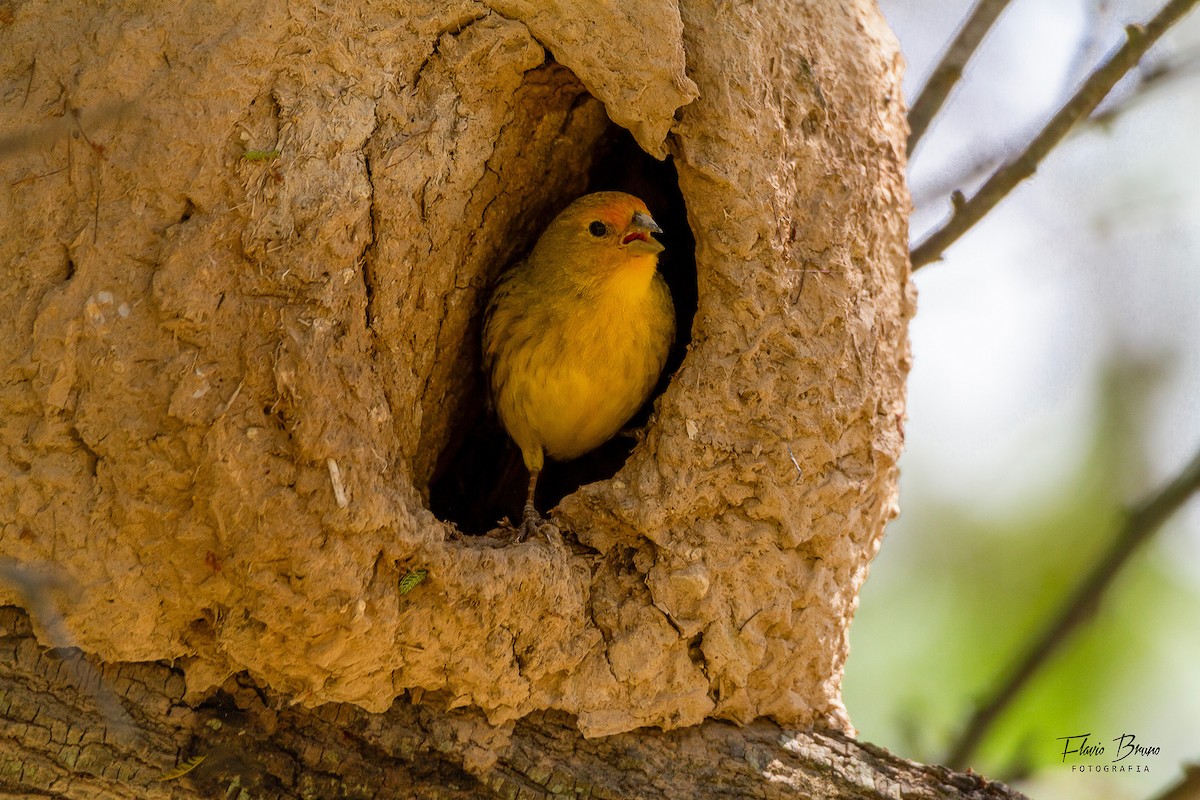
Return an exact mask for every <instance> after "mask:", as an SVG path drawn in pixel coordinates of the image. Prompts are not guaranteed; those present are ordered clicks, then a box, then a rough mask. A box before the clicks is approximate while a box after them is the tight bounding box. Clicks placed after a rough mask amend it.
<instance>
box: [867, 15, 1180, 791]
mask: <svg viewBox="0 0 1200 800" xmlns="http://www.w3.org/2000/svg"><path fill="white" fill-rule="evenodd" d="M880 5H881V7H882V9H883V11H884V14H885V15H886V16H887V18H888V20H889V22H890V23H891V25H892V27H893V29H894V30H895V31H896V34H897V36H898V37H899V39H900V42H901V46H902V49H903V51H904V53H905V55H906V58H907V60H908V63H909V70H908V75H907V79H906V90H907V93H908V96H909V98H910V100H911V98H913V97H914V96H915V92H916V90H917V89H919V87H920V85H921V84H922V83H923V82H924V80H925V78H926V76H927V75H928V73H929V71H930V70H931V68H932V65H933V62H934V61H935V60H936V58H937V56H938V55H939V54H940V51H941V50H942V48H943V47H944V46H945V44H946V43H947V42H948V41H949V39H950V38H951V37H952V36H953V34H954V32H955V30H956V29H957V27H958V25H959V23H960V21H961V20H962V19H963V17H964V16H965V14H966V12H967V10H968V8H969V7H970V5H971V3H970V2H966V1H964V0H953V1H952V2H951V1H948V0H947V1H943V0H880ZM1160 5H1161V0H1149V1H1147V0H1121V1H1118V0H1111V1H1107V0H1013V2H1012V4H1011V5H1010V7H1009V9H1008V10H1007V11H1006V12H1005V15H1004V16H1003V17H1002V18H1001V20H1000V23H999V24H998V26H997V27H996V28H995V29H994V30H993V31H992V34H991V35H990V36H989V38H988V39H987V40H986V42H985V43H984V46H983V47H982V48H981V50H980V51H979V53H978V54H977V55H976V59H975V60H974V61H973V62H972V65H971V68H970V69H969V70H968V73H967V75H966V77H965V78H964V80H963V81H962V82H961V83H960V84H959V88H958V90H957V91H956V94H955V95H954V96H953V97H952V98H951V100H950V102H949V103H948V104H947V106H946V107H945V108H944V109H943V112H942V116H941V117H940V118H939V120H938V122H937V123H936V125H935V127H934V128H933V129H931V130H930V131H929V132H928V133H927V135H926V138H925V140H924V141H923V142H922V144H921V148H920V149H919V151H918V153H917V155H916V158H915V159H914V160H913V164H912V167H911V171H910V181H911V185H912V189H913V194H914V198H915V199H916V201H917V204H918V208H917V213H916V214H915V216H914V218H913V233H914V240H919V239H920V236H921V234H922V233H923V232H924V231H927V230H928V229H929V228H930V227H932V226H933V225H935V224H936V223H937V222H938V221H939V219H940V218H941V217H942V216H943V215H944V214H945V213H946V212H947V211H948V207H949V206H948V202H947V201H946V200H945V199H944V195H945V192H944V191H943V192H941V193H939V192H938V191H937V187H938V186H940V185H944V184H946V182H947V181H948V180H949V181H951V182H950V185H949V187H948V188H958V187H961V188H965V189H968V194H969V189H970V186H971V184H970V183H966V184H964V183H961V182H955V181H954V180H953V179H954V178H955V177H956V176H960V175H962V174H963V173H964V171H966V170H967V168H968V167H969V165H971V164H972V163H973V162H974V161H976V159H977V158H978V156H979V155H980V154H983V155H985V156H986V155H988V154H994V153H1006V152H1012V151H1013V149H1014V148H1016V147H1018V146H1019V144H1020V143H1022V142H1024V141H1026V140H1028V138H1029V137H1030V136H1031V135H1032V133H1034V132H1036V130H1038V129H1039V128H1040V124H1041V123H1042V122H1044V121H1045V120H1046V119H1048V117H1049V115H1050V113H1052V111H1053V110H1054V109H1056V108H1057V107H1058V106H1059V105H1060V104H1061V103H1062V102H1063V101H1064V100H1065V98H1066V97H1068V96H1069V94H1070V92H1071V91H1072V90H1073V88H1074V87H1075V85H1076V84H1077V82H1078V81H1079V80H1080V79H1081V78H1082V77H1083V76H1084V75H1086V73H1087V72H1088V71H1090V68H1091V67H1092V66H1093V65H1094V64H1095V63H1096V62H1097V61H1098V60H1099V59H1100V58H1101V57H1102V56H1103V55H1104V54H1105V53H1107V52H1109V51H1110V50H1111V49H1112V48H1113V47H1115V46H1116V44H1117V43H1118V42H1119V41H1120V30H1121V26H1122V25H1123V24H1125V23H1127V22H1134V21H1144V20H1146V19H1148V18H1149V17H1150V16H1151V15H1152V14H1153V13H1154V12H1155V11H1156V10H1157V8H1158V7H1159V6H1160ZM1097 20H1099V22H1098V23H1097V22H1096V21H1097ZM1164 58H1165V59H1168V60H1183V59H1186V58H1193V59H1200V11H1193V12H1192V14H1191V15H1190V17H1189V18H1188V19H1185V20H1184V22H1183V23H1181V24H1180V25H1178V26H1177V27H1176V28H1175V29H1173V30H1172V31H1171V32H1170V33H1169V34H1168V35H1167V37H1166V39H1165V40H1164V41H1162V42H1160V43H1159V46H1157V47H1156V48H1155V49H1154V50H1152V51H1151V55H1150V56H1149V58H1148V59H1147V61H1146V62H1143V63H1144V65H1145V64H1155V63H1160V62H1161V61H1162V60H1163V59H1164ZM1123 86H1125V84H1123ZM1110 99H1111V98H1110ZM982 174H983V175H986V172H984V173H982ZM916 283H917V286H918V290H919V301H918V313H917V317H916V319H915V320H914V322H913V326H912V348H913V371H912V374H911V377H910V381H909V421H908V424H907V429H906V433H907V437H906V447H907V452H906V454H905V456H904V458H903V460H902V462H901V465H902V470H903V475H902V480H901V507H902V516H901V518H900V519H899V520H898V521H897V522H895V523H893V525H892V526H891V527H890V528H889V533H888V539H887V541H885V544H884V547H883V550H882V552H881V554H880V556H879V557H878V559H877V560H876V563H875V565H874V567H873V575H872V581H869V582H868V585H867V587H866V590H865V591H864V595H863V609H862V611H861V612H860V616H863V617H866V616H868V615H871V614H873V613H874V614H878V613H879V612H878V611H877V610H876V609H873V608H872V594H873V592H872V582H873V581H881V582H883V583H884V584H885V585H887V582H888V581H897V580H903V578H902V577H901V576H900V575H899V572H900V571H901V570H903V569H906V568H910V567H909V566H906V565H911V563H912V562H913V560H914V557H915V559H916V560H918V561H919V559H920V557H921V556H920V553H921V552H922V548H929V547H932V546H936V545H935V544H933V542H935V541H936V539H935V537H934V536H933V535H932V532H930V531H926V530H921V529H919V528H918V527H917V526H915V525H914V524H913V521H912V520H913V518H914V517H918V518H920V514H919V513H918V511H914V508H916V509H919V508H920V506H921V504H930V503H939V504H947V505H956V506H959V507H963V508H965V509H967V510H968V512H969V513H971V514H974V515H978V516H979V517H982V518H988V517H994V516H1003V515H1005V514H1008V513H1010V512H1011V511H1012V509H1013V508H1018V507H1026V506H1032V505H1036V504H1038V503H1041V502H1051V501H1053V499H1054V497H1053V494H1054V493H1055V492H1056V491H1059V490H1061V486H1060V484H1059V483H1058V479H1059V477H1060V476H1064V475H1069V474H1072V473H1073V471H1074V470H1075V469H1076V467H1077V466H1078V464H1079V460H1080V459H1081V458H1083V457H1085V456H1086V454H1087V449H1086V448H1087V446H1088V442H1089V436H1090V434H1091V433H1092V431H1093V429H1094V424H1095V418H1096V417H1095V414H1096V410H1097V408H1098V405H1099V400H1100V394H1099V389H1100V387H1101V382H1102V378H1103V375H1104V368H1105V365H1106V363H1107V361H1108V360H1109V359H1110V358H1111V356H1112V354H1113V353H1114V352H1123V353H1125V354H1126V355H1131V356H1134V357H1136V358H1138V359H1145V360H1147V361H1148V362H1154V364H1155V366H1154V369H1153V370H1151V371H1149V372H1148V373H1147V378H1146V379H1145V380H1144V381H1141V383H1142V384H1144V386H1145V397H1144V400H1143V401H1142V403H1143V404H1144V406H1145V407H1146V408H1147V409H1148V411H1147V413H1144V414H1141V415H1139V424H1140V425H1141V426H1142V427H1140V428H1138V430H1137V432H1136V433H1137V438H1138V439H1140V440H1141V441H1142V442H1143V443H1144V445H1143V447H1142V450H1143V452H1142V453H1140V454H1138V455H1137V458H1140V459H1141V462H1140V463H1132V464H1130V466H1129V470H1128V476H1127V477H1128V481H1127V482H1128V486H1127V487H1126V488H1125V494H1124V496H1123V497H1121V498H1119V499H1120V500H1122V501H1125V502H1132V501H1135V500H1137V499H1138V498H1140V497H1142V496H1143V495H1145V494H1146V493H1147V492H1148V491H1150V490H1152V489H1153V488H1156V487H1157V486H1158V485H1160V484H1161V483H1163V482H1164V481H1165V480H1167V479H1169V478H1170V477H1172V476H1173V475H1174V474H1175V473H1176V471H1177V470H1178V469H1179V468H1180V467H1181V466H1182V465H1183V464H1184V463H1185V462H1187V461H1188V460H1189V459H1190V458H1191V457H1192V455H1193V454H1194V453H1195V452H1196V450H1197V449H1200V60H1197V61H1195V63H1193V65H1192V66H1191V69H1190V72H1189V73H1187V74H1186V76H1185V77H1180V78H1178V79H1175V80H1172V81H1170V82H1168V83H1167V84H1165V85H1163V86H1161V87H1159V88H1156V89H1154V90H1152V91H1151V92H1149V93H1147V94H1146V95H1145V96H1144V97H1143V98H1141V99H1140V100H1139V101H1138V102H1137V103H1136V105H1134V106H1132V107H1131V108H1130V109H1129V110H1127V111H1126V112H1125V113H1123V114H1122V115H1121V116H1120V117H1119V118H1118V119H1117V120H1116V121H1115V122H1114V123H1113V124H1112V125H1110V126H1109V127H1107V128H1102V127H1099V126H1092V127H1090V128H1088V129H1086V130H1084V131H1082V132H1077V133H1076V134H1074V135H1073V136H1072V137H1071V138H1070V139H1069V140H1068V141H1067V142H1065V143H1064V144H1063V145H1061V146H1060V148H1059V149H1057V150H1056V151H1055V152H1054V153H1053V154H1051V156H1050V157H1049V158H1048V159H1047V160H1046V161H1045V162H1043V165H1042V167H1041V168H1040V169H1039V171H1038V173H1037V175H1036V176H1035V177H1034V178H1033V179H1032V180H1031V181H1028V182H1027V183H1026V184H1025V185H1024V186H1023V187H1022V188H1020V189H1018V190H1017V191H1016V192H1015V193H1014V194H1012V195H1010V197H1009V198H1008V200H1007V201H1006V202H1004V203H1003V204H1002V205H1001V206H1000V207H999V208H998V209H996V210H995V211H994V212H992V214H991V215H989V217H988V218H987V220H985V222H983V223H982V224H980V225H979V226H977V227H976V228H975V229H974V230H973V231H972V232H971V233H970V234H969V235H968V236H967V237H966V238H964V239H962V240H960V241H959V242H958V243H957V244H955V245H954V246H953V247H952V248H951V249H950V250H949V251H948V255H947V257H946V259H945V261H944V262H943V263H941V264H934V265H929V266H927V267H925V268H923V269H922V270H921V271H920V272H919V273H918V274H917V277H916ZM1151 373H1152V374H1153V377H1152V378H1151V377H1150V375H1151ZM1135 460H1136V458H1135ZM1096 535H1097V537H1100V538H1104V539H1107V538H1108V537H1110V536H1111V535H1112V531H1111V530H1102V531H1097V533H1096ZM926 552H928V551H927V550H926ZM1151 558H1153V559H1155V560H1156V561H1157V562H1160V564H1161V565H1163V568H1164V569H1166V570H1171V571H1173V572H1174V574H1176V575H1177V576H1178V578H1179V579H1181V582H1185V583H1188V584H1190V585H1191V586H1193V587H1196V589H1197V591H1198V592H1200V500H1198V499H1197V498H1193V500H1192V501H1191V503H1190V504H1189V506H1188V507H1187V508H1186V509H1184V511H1183V512H1181V513H1180V514H1177V515H1176V517H1175V518H1174V519H1173V520H1172V521H1171V522H1170V523H1168V526H1167V527H1166V528H1164V530H1163V531H1162V532H1161V533H1160V534H1159V536H1158V537H1157V539H1156V541H1155V542H1154V544H1153V548H1152V553H1151ZM1086 566H1087V562H1081V563H1080V565H1079V568H1080V570H1081V571H1082V570H1083V569H1084V568H1085V567H1086ZM876 619H878V617H876ZM1196 630H1197V632H1200V623H1198V624H1197V626H1196ZM851 638H852V643H853V645H854V649H853V650H852V653H851V664H850V667H849V673H850V674H849V678H852V677H853V672H854V670H855V664H854V661H855V658H856V656H858V657H859V658H869V656H863V655H862V652H863V649H864V648H865V647H866V645H865V644H864V642H862V641H861V638H856V637H855V632H854V630H853V629H852V632H851ZM1196 639H1197V641H1200V636H1197V637H1196ZM1169 644H1170V643H1164V647H1165V646H1166V645H1169ZM1190 652H1191V653H1194V652H1195V651H1194V650H1192V651H1190ZM860 666H861V665H860ZM997 666H998V667H999V666H1000V665H997ZM1172 668H1173V669H1176V672H1174V673H1170V676H1173V677H1170V676H1168V677H1162V676H1160V679H1162V680H1169V681H1175V683H1172V684H1171V688H1172V691H1175V692H1183V693H1186V694H1187V695H1188V696H1186V697H1185V698H1183V699H1184V700H1186V701H1187V702H1184V703H1183V704H1182V706H1181V710H1182V709H1184V708H1188V707H1189V705H1190V707H1200V664H1196V663H1194V662H1193V663H1191V664H1190V666H1188V664H1186V663H1180V664H1178V665H1177V667H1172ZM871 669H874V668H873V667H872V668H871ZM1188 670H1190V672H1189V671H1188ZM1166 674H1167V673H1164V675H1166ZM871 675H872V676H874V675H875V673H874V672H872V673H871ZM1180 676H1184V677H1180ZM1188 676H1191V677H1188ZM849 678H848V691H847V702H848V703H849V704H850V711H851V717H852V719H858V718H860V716H859V714H860V712H856V709H855V705H854V703H855V697H854V693H853V692H852V691H851V689H853V688H854V681H853V680H850V679H849ZM860 685H861V684H860ZM876 713H879V710H878V709H873V708H872V709H869V710H868V711H867V712H866V713H865V714H862V717H869V716H871V715H874V714H876ZM1156 725H1157V731H1158V732H1159V733H1160V734H1161V735H1162V736H1171V735H1174V731H1175V730H1176V727H1175V726H1176V725H1179V726H1188V727H1190V729H1192V730H1197V729H1200V726H1198V725H1197V723H1196V721H1195V719H1192V720H1190V721H1188V720H1176V721H1175V722H1171V721H1169V720H1166V719H1165V718H1164V719H1163V720H1162V721H1160V722H1159V723H1156ZM1180 730H1182V728H1180ZM864 734H866V735H867V738H871V737H870V735H869V734H870V731H869V730H868V731H864ZM1197 741H1198V742H1200V739H1197ZM877 742H878V743H879V744H882V745H884V746H893V747H896V746H897V745H896V743H893V742H888V741H878V740H877ZM1179 744H1180V746H1183V744H1184V743H1183V742H1180V743H1179ZM1187 746H1188V747H1191V746H1192V742H1191V741H1190V740H1189V741H1188V742H1187ZM1177 755H1178V754H1177ZM1190 755H1191V758H1192V759H1193V760H1196V759H1200V750H1197V751H1196V752H1192V753H1190ZM1163 767H1164V768H1163V769H1161V770H1159V771H1158V774H1157V775H1156V776H1155V777H1154V779H1152V780H1147V779H1140V780H1137V781H1134V782H1126V783H1125V785H1124V789H1121V790H1120V791H1116V793H1111V792H1112V791H1113V790H1111V787H1106V788H1100V787H1091V788H1090V789H1089V788H1086V787H1087V784H1084V783H1082V782H1080V781H1075V782H1074V783H1073V784H1072V787H1073V789H1071V790H1073V791H1083V792H1084V794H1083V795H1082V796H1088V792H1091V796H1092V797H1096V798H1100V797H1111V798H1125V797H1149V796H1151V794H1152V793H1153V790H1156V789H1157V788H1158V787H1160V786H1161V785H1163V784H1164V783H1166V782H1169V781H1170V780H1171V779H1173V778H1174V776H1175V774H1176V773H1175V769H1176V767H1177V765H1176V764H1172V765H1169V766H1168V765H1167V764H1163ZM1139 778H1140V776H1139ZM1055 781H1062V776H1061V775H1058V776H1054V775H1051V776H1049V777H1048V778H1045V779H1044V782H1043V783H1042V784H1035V785H1037V786H1039V787H1040V788H1041V789H1042V791H1043V792H1045V793H1034V794H1033V796H1035V797H1051V798H1054V797H1066V796H1067V794H1065V793H1063V794H1060V793H1059V792H1058V787H1057V785H1056V783H1055ZM1067 783H1070V782H1069V781H1068V782H1067ZM1049 787H1056V788H1049ZM1024 788H1025V789H1026V790H1027V791H1030V792H1033V791H1034V790H1033V788H1032V787H1024ZM1064 791H1066V789H1064ZM1122 792H1125V793H1122ZM1071 796H1075V795H1071Z"/></svg>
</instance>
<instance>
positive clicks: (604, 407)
mask: <svg viewBox="0 0 1200 800" xmlns="http://www.w3.org/2000/svg"><path fill="white" fill-rule="evenodd" d="M654 233H662V229H661V228H660V227H658V225H657V224H656V223H655V222H654V219H653V218H652V217H651V216H650V212H649V210H647V208H646V204H645V203H643V202H642V201H641V200H639V199H638V198H636V197H634V196H633V195H629V194H625V193H623V192H596V193H595V194H588V195H584V196H583V197H580V198H579V199H578V200H576V201H575V202H573V203H571V205H569V206H567V208H566V209H565V210H564V211H563V212H562V213H561V214H559V215H558V216H557V217H555V219H554V221H553V222H551V223H550V225H549V227H547V228H546V230H545V232H544V233H542V235H541V238H539V239H538V241H537V244H536V245H534V248H533V252H531V253H530V254H529V257H528V258H526V259H525V260H524V261H521V262H519V263H517V264H516V265H514V266H513V267H512V268H511V269H509V270H508V271H507V272H505V273H504V274H503V275H501V276H500V279H499V280H498V281H497V282H496V288H495V289H494V290H493V291H492V297H491V300H490V301H489V302H488V307H487V313H486V316H485V319H484V326H483V365H484V370H485V371H486V372H487V375H488V381H489V384H490V388H491V392H492V399H493V400H494V401H495V407H496V410H497V412H498V413H499V415H500V421H501V422H502V423H504V428H505V430H507V431H508V434H509V436H511V437H512V438H513V441H515V442H516V443H517V446H518V447H520V448H521V457H522V459H523V460H524V461H525V467H526V469H528V470H529V494H528V496H527V498H526V501H525V513H524V520H523V522H522V524H521V537H522V538H524V537H525V536H527V535H528V534H529V533H531V532H532V531H533V530H534V529H535V528H536V526H537V525H538V524H539V523H540V522H541V517H540V516H539V515H538V512H537V509H536V507H535V506H534V503H533V493H534V490H535V488H536V487H537V479H538V474H539V473H540V472H541V470H542V466H543V464H544V460H545V456H550V457H551V458H554V459H558V460H567V459H572V458H575V457H577V456H581V455H583V454H584V453H586V452H588V451H589V450H591V449H593V448H595V447H598V446H599V445H601V444H603V443H604V442H606V441H607V440H608V439H610V438H612V436H613V435H614V434H616V433H617V431H619V430H620V429H621V426H622V425H624V424H625V423H626V422H627V421H628V420H629V418H630V417H631V416H633V414H634V413H635V412H636V411H637V410H638V408H640V407H641V405H642V404H643V403H644V402H646V398H647V397H649V396H650V392H651V391H652V390H653V389H654V384H655V383H656V382H657V381H658V375H659V373H660V372H662V368H663V364H665V363H666V360H667V351H668V350H669V349H670V348H671V342H672V341H673V340H674V338H675V307H674V305H673V304H672V303H671V293H670V291H669V290H668V289H667V284H666V281H664V280H663V278H662V275H660V274H659V272H658V254H659V253H661V252H662V250H663V246H662V244H661V243H659V242H658V241H657V240H656V239H655V238H654V237H653V236H652V235H651V234H654Z"/></svg>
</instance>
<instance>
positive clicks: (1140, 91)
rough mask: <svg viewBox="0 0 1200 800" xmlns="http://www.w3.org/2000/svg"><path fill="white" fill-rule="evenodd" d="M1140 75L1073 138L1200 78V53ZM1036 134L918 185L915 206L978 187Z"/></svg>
mask: <svg viewBox="0 0 1200 800" xmlns="http://www.w3.org/2000/svg"><path fill="white" fill-rule="evenodd" d="M1140 71H1141V72H1142V75H1141V76H1140V79H1139V80H1138V82H1137V84H1136V85H1134V86H1133V87H1131V88H1130V89H1129V91H1127V92H1124V93H1123V94H1122V95H1121V96H1120V97H1115V96H1114V97H1113V98H1112V99H1113V102H1110V103H1105V104H1103V105H1101V106H1100V107H1099V108H1097V109H1096V111H1095V112H1094V113H1093V114H1092V115H1091V116H1090V117H1088V118H1087V119H1086V120H1084V121H1083V122H1081V123H1079V124H1078V125H1077V126H1075V128H1073V129H1072V131H1071V133H1070V134H1069V136H1074V135H1076V134H1078V133H1082V132H1083V131H1085V130H1092V129H1094V128H1101V127H1105V126H1108V125H1112V124H1113V122H1115V121H1116V119H1117V118H1118V117H1120V116H1121V115H1122V114H1124V113H1126V112H1128V111H1129V110H1131V109H1132V108H1134V107H1135V106H1137V105H1138V104H1140V103H1141V102H1143V101H1144V100H1146V99H1147V98H1149V97H1151V96H1153V95H1154V94H1156V93H1157V92H1158V91H1160V90H1163V89H1166V88H1168V87H1170V86H1171V85H1172V84H1174V83H1177V82H1179V81H1184V80H1188V79H1189V78H1195V77H1197V76H1200V51H1197V52H1190V53H1188V54H1180V55H1178V56H1176V57H1173V58H1171V59H1170V60H1169V61H1166V60H1164V61H1162V62H1161V63H1157V64H1152V65H1150V66H1149V67H1147V68H1146V69H1144V70H1140ZM1036 133H1037V128H1035V127H1030V129H1029V130H1027V131H1023V132H1021V133H1020V134H1016V135H1013V136H1012V137H1009V140H1008V141H1006V142H1004V143H1003V144H1002V145H1001V146H999V147H996V148H993V149H992V150H991V151H990V152H986V153H976V154H974V155H973V156H972V157H971V160H970V162H968V163H964V164H963V165H962V166H961V167H960V168H958V169H957V170H955V171H954V172H951V173H949V174H943V175H940V176H938V177H937V178H935V179H934V181H933V182H932V183H927V184H923V185H921V186H920V187H918V186H917V185H916V184H915V183H914V185H913V187H912V191H913V205H914V206H916V207H917V208H919V209H923V208H925V207H926V206H928V205H930V204H932V203H934V202H936V201H939V200H942V199H943V198H945V197H947V196H949V194H950V193H951V192H952V191H953V190H954V189H955V188H956V187H961V186H964V185H967V186H969V185H973V184H975V183H976V182H977V181H979V180H980V179H982V178H983V177H984V176H985V175H987V174H988V173H989V172H992V171H993V170H995V169H996V168H997V167H998V166H1000V165H1001V164H1003V163H1004V162H1005V161H1006V160H1008V159H1010V158H1013V157H1014V156H1015V155H1016V153H1017V152H1019V151H1018V147H1019V144H1018V143H1019V142H1022V141H1028V140H1029V139H1030V138H1031V137H1032V136H1033V135H1034V134H1036Z"/></svg>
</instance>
